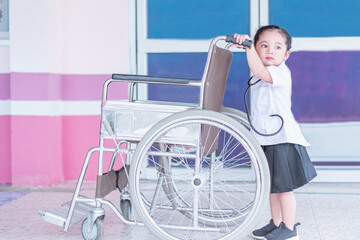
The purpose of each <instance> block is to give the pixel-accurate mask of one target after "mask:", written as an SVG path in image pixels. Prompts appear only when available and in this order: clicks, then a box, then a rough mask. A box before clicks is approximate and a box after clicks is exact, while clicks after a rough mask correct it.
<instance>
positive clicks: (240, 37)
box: [233, 33, 251, 48]
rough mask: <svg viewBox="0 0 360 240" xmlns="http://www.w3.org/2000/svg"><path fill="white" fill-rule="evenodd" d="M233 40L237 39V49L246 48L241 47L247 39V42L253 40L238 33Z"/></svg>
mask: <svg viewBox="0 0 360 240" xmlns="http://www.w3.org/2000/svg"><path fill="white" fill-rule="evenodd" d="M233 38H235V39H236V43H237V44H234V45H235V46H237V47H241V48H245V47H244V46H243V45H241V44H242V43H243V42H244V41H245V40H246V39H247V40H251V38H250V37H249V35H246V34H245V35H240V34H237V33H234V35H233Z"/></svg>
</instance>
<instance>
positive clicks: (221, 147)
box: [130, 110, 270, 239]
mask: <svg viewBox="0 0 360 240" xmlns="http://www.w3.org/2000/svg"><path fill="white" fill-rule="evenodd" d="M133 159H134V161H132V165H131V168H130V191H131V200H132V203H133V206H134V209H135V210H136V212H137V214H138V216H139V217H140V218H141V220H142V221H143V223H144V224H145V225H146V226H147V227H148V228H149V229H150V230H151V231H152V232H153V233H154V234H155V235H156V236H158V237H159V238H161V239H241V238H242V237H244V236H246V235H247V234H248V233H249V232H250V231H251V230H252V228H253V227H254V224H256V222H257V220H258V218H259V217H260V215H261V213H262V211H263V210H264V208H265V206H266V203H267V199H268V194H269V188H270V183H269V170H268V166H267V162H266V159H265V156H264V154H263V152H262V150H261V147H260V146H259V145H258V144H257V142H256V140H255V139H254V138H253V136H252V135H251V134H250V133H249V131H248V130H247V129H246V128H245V127H243V126H242V125H241V124H240V123H239V122H237V121H236V120H234V119H232V118H230V117H228V116H225V115H224V114H220V113H216V112H212V111H206V110H192V111H186V112H181V113H177V114H174V115H172V116H170V117H168V118H166V119H164V120H162V121H160V122H159V123H158V124H156V125H155V126H154V127H153V128H151V129H150V130H149V131H148V132H147V133H146V135H145V136H144V137H143V139H142V140H141V141H140V143H139V145H138V147H137V149H136V152H135V154H134V158H133ZM171 161H177V162H178V163H179V164H178V165H177V166H173V165H172V164H171ZM154 176H156V177H157V178H155V179H154Z"/></svg>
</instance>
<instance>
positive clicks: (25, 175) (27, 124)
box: [11, 116, 63, 186]
mask: <svg viewBox="0 0 360 240" xmlns="http://www.w3.org/2000/svg"><path fill="white" fill-rule="evenodd" d="M11 125H12V133H11V149H12V153H11V183H12V184H13V185H32V186H37V185H41V186H43V185H48V184H49V183H56V182H60V181H61V180H63V177H62V175H63V170H62V144H61V137H60V136H61V132H62V127H61V117H38V116H11Z"/></svg>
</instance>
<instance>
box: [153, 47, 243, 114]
mask: <svg viewBox="0 0 360 240" xmlns="http://www.w3.org/2000/svg"><path fill="white" fill-rule="evenodd" d="M206 57H207V53H162V54H160V53H159V54H148V74H149V75H152V76H167V77H181V78H195V79H201V77H202V74H203V71H204V67H205V62H206ZM248 77H249V68H248V66H247V62H246V56H245V54H244V53H235V54H234V57H233V62H232V65H231V69H230V73H229V77H228V81H227V86H226V90H225V97H224V102H223V105H224V106H227V107H233V108H237V109H241V110H244V101H243V95H244V92H245V89H246V86H247V79H248ZM198 95H199V91H198V88H195V87H194V88H189V87H179V86H176V87H174V86H167V85H163V86H160V85H149V87H148V96H149V99H151V100H162V101H175V102H192V103H195V102H197V101H198Z"/></svg>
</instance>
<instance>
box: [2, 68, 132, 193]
mask: <svg viewBox="0 0 360 240" xmlns="http://www.w3.org/2000/svg"><path fill="white" fill-rule="evenodd" d="M109 77H110V75H79V74H76V75H70V74H63V75H61V74H49V73H11V98H12V100H13V101H17V102H20V103H21V102H23V103H25V104H26V101H27V100H31V101H35V103H36V102H43V103H49V104H51V102H53V101H57V102H58V101H59V100H60V101H71V102H72V103H74V104H75V103H76V102H77V101H80V103H85V105H86V102H88V101H92V102H93V101H97V102H98V103H99V104H98V109H97V111H98V114H97V115H77V112H76V110H71V109H70V110H68V111H70V112H72V114H71V115H62V114H61V113H59V114H58V115H57V116H49V115H47V112H46V109H45V110H42V111H44V112H43V113H42V114H40V115H37V116H33V115H32V111H33V109H32V108H30V109H24V110H22V111H23V112H24V114H25V115H17V114H12V115H11V116H4V117H3V118H1V119H0V120H1V121H2V123H3V124H2V125H1V126H3V128H4V129H5V130H6V131H4V133H5V134H4V135H3V136H2V138H1V139H0V141H1V142H3V143H4V142H5V143H9V142H10V139H11V144H10V143H9V144H7V145H6V144H4V145H3V148H1V149H0V151H1V152H4V153H5V154H6V155H5V158H4V159H7V160H4V161H3V160H2V162H5V164H4V166H5V167H4V168H2V171H3V172H5V173H4V175H3V177H2V180H1V182H11V183H12V184H13V185H31V186H47V185H51V184H54V183H57V182H60V181H62V180H76V179H77V178H78V176H79V173H80V169H81V167H82V164H83V161H84V159H85V156H86V153H87V151H88V150H89V149H90V148H92V147H95V146H98V145H99V129H100V112H101V109H100V100H101V97H102V86H103V83H104V82H105V81H106V80H107V79H108V78H109ZM110 87H111V88H110V90H109V95H110V96H112V97H115V96H117V97H118V98H125V97H126V96H127V84H126V83H118V84H111V85H110ZM34 106H35V105H34ZM9 126H11V131H10V127H9ZM10 133H11V134H10ZM10 150H11V154H10ZM97 157H98V155H97V154H95V155H94V156H93V157H92V160H91V164H90V166H89V168H88V174H87V175H86V179H87V180H96V175H97V163H98V161H97ZM107 159H109V158H107ZM108 162H109V161H108V160H107V162H106V166H105V167H104V169H107V164H108ZM116 167H117V168H118V167H119V164H117V165H116ZM10 173H11V174H10ZM9 180H10V181H9Z"/></svg>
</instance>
